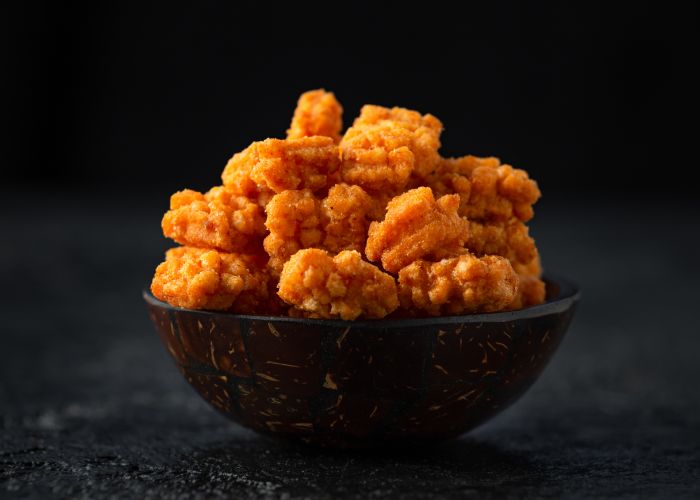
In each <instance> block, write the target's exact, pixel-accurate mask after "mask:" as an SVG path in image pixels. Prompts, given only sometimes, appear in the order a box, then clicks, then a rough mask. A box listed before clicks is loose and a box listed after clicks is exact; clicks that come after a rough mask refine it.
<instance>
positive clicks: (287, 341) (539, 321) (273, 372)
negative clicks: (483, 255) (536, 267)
mask: <svg viewBox="0 0 700 500" xmlns="http://www.w3.org/2000/svg"><path fill="white" fill-rule="evenodd" d="M545 282H546V285H547V301H546V302H545V303H544V304H541V305H538V306H534V307H529V308H526V309H521V310H518V311H509V312H498V313H488V314H472V315H464V316H445V317H436V318H421V319H400V320H372V321H340V320H337V321H336V320H319V319H303V318H290V317H270V316H248V315H239V314H231V313H221V312H209V311H195V310H189V309H180V308H177V307H173V306H170V305H168V304H166V303H164V302H161V301H159V300H157V299H156V298H154V297H153V295H151V293H150V292H149V291H144V293H143V297H144V299H145V300H146V304H147V306H148V309H149V312H150V316H151V319H152V321H153V324H154V325H155V327H156V330H157V331H158V334H159V335H160V338H161V340H162V341H163V343H164V344H165V346H166V348H167V349H168V351H169V352H170V354H171V355H172V357H173V359H174V360H175V363H176V364H177V367H178V369H179V370H180V371H181V372H182V374H183V375H184V376H185V378H186V379H187V381H188V382H189V383H190V384H191V385H192V386H193V387H194V388H195V389H196V391H197V392H198V393H199V394H200V395H201V396H202V397H203V398H204V399H205V400H206V401H208V402H209V403H210V404H211V405H212V406H214V408H216V409H217V410H219V411H220V412H222V413H223V414H224V415H226V416H228V417H229V418H231V419H232V420H234V421H235V422H237V423H239V424H241V425H243V426H245V427H249V428H250V429H253V430H255V431H258V432H260V433H264V434H268V435H274V436H279V437H285V438H291V439H294V440H297V441H302V442H305V443H310V444H316V445H321V446H329V447H340V448H348V447H351V448H358V447H372V446H383V445H387V444H391V443H400V444H403V445H406V444H410V445H415V444H422V443H435V442H439V441H442V440H445V439H449V438H453V437H456V436H459V435H460V434H463V433H465V432H467V431H469V430H470V429H473V428H474V427H476V426H477V425H479V424H481V423H483V422H485V421H486V420H487V419H489V418H491V417H492V416H494V415H495V414H497V413H498V412H499V411H501V410H503V409H504V408H506V407H507V406H508V405H510V404H511V403H513V402H514V401H515V400H516V399H518V397H520V396H521V395H522V394H523V393H524V392H525V390H526V389H527V388H528V387H530V385H532V383H533V382H534V381H535V380H536V379H537V377H538V376H539V375H540V373H541V372H542V370H543V368H544V367H545V365H546V364H547V362H548V361H549V359H550V358H551V356H552V354H553V353H554V351H555V350H556V348H557V346H558V345H559V343H560V341H561V339H562V337H563V336H564V333H565V332H566V329H567V327H568V326H569V323H570V322H571V319H572V316H573V314H574V310H575V307H576V303H577V301H578V298H579V293H578V290H577V288H576V286H575V285H573V284H571V283H569V282H567V281H565V280H563V279H559V278H554V277H551V276H550V277H546V278H545Z"/></svg>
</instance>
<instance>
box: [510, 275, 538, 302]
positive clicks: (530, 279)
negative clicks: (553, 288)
mask: <svg viewBox="0 0 700 500" xmlns="http://www.w3.org/2000/svg"><path fill="white" fill-rule="evenodd" d="M518 277H519V278H520V286H519V287H518V294H517V295H516V296H515V299H514V300H513V302H511V303H510V304H509V305H508V309H522V308H523V307H530V306H536V305H537V304H542V303H543V302H544V301H545V298H546V290H545V284H544V281H542V280H541V279H540V278H538V277H537V276H527V275H524V274H518Z"/></svg>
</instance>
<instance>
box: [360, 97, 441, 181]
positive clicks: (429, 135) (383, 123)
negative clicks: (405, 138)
mask: <svg viewBox="0 0 700 500" xmlns="http://www.w3.org/2000/svg"><path fill="white" fill-rule="evenodd" d="M353 127H354V128H363V127H367V128H371V127H385V128H403V129H405V130H407V131H408V132H410V141H409V143H408V144H406V146H408V148H409V149H410V150H411V152H412V153H413V156H414V158H415V165H414V170H415V173H417V174H418V175H420V176H426V175H428V174H429V173H431V172H432V171H433V170H435V167H437V165H438V162H439V161H440V156H439V154H438V150H439V149H440V134H441V133H442V128H443V127H442V123H441V122H440V120H438V119H437V118H436V117H434V116H433V115H431V114H426V115H421V114H420V113H419V112H418V111H412V110H410V109H405V108H398V107H394V108H385V107H383V106H375V105H372V104H367V105H365V106H362V109H361V110H360V116H358V117H357V119H356V120H355V122H354V123H353Z"/></svg>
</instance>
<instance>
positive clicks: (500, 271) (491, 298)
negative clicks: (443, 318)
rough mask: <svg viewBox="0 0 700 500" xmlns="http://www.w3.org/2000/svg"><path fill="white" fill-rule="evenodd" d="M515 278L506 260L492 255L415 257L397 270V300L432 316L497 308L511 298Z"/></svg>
mask: <svg viewBox="0 0 700 500" xmlns="http://www.w3.org/2000/svg"><path fill="white" fill-rule="evenodd" d="M518 281H519V280H518V275H517V274H516V273H515V271H514V270H513V267H512V266H511V265H510V263H509V262H508V260H507V259H505V258H503V257H497V256H494V255H487V256H486V257H475V256H473V255H469V254H465V255H460V256H458V257H452V258H450V259H443V260H441V261H439V262H427V261H424V260H416V261H415V262H412V263H411V264H410V265H408V266H406V267H404V268H403V269H401V271H399V299H400V301H401V307H402V308H404V309H409V310H410V309H419V310H422V311H425V312H426V313H427V314H430V315H432V316H438V315H440V314H463V313H476V312H494V311H501V310H503V309H506V308H507V307H508V306H509V305H510V304H511V303H512V302H513V300H514V299H515V297H516V294H517V291H518Z"/></svg>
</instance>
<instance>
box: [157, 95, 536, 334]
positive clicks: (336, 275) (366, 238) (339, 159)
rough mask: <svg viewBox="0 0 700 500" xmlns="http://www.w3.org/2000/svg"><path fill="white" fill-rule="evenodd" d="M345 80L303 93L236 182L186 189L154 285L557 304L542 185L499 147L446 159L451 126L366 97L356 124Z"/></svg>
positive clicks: (167, 225) (395, 309) (321, 308)
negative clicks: (547, 277) (550, 296)
mask: <svg viewBox="0 0 700 500" xmlns="http://www.w3.org/2000/svg"><path fill="white" fill-rule="evenodd" d="M341 118H342V107H341V105H340V103H338V101H337V100H336V98H335V96H334V95H333V94H332V93H330V92H325V91H323V90H314V91H310V92H306V93H305V94H303V95H302V96H301V98H300V99H299V102H298V105H297V108H296V110H295V112H294V117H293V118H292V124H291V126H290V128H289V130H288V131H287V139H266V140H264V141H260V142H254V143H252V144H251V145H250V146H249V147H248V148H246V149H245V150H243V151H241V152H240V153H237V154H235V155H234V156H233V158H231V160H229V162H228V164H227V165H226V168H225V169H224V171H223V174H222V179H223V185H222V186H217V187H214V188H212V189H211V190H209V191H208V192H206V193H199V192H196V191H191V190H185V191H180V192H178V193H175V194H174V195H173V196H172V198H171V200H170V210H169V211H168V212H167V213H166V214H165V216H164V217H163V222H162V227H163V234H165V236H166V237H168V238H172V239H173V240H175V241H176V242H178V243H180V244H181V245H183V246H182V247H178V248H174V249H171V250H169V251H168V252H167V253H166V259H165V262H163V263H162V264H160V265H159V266H158V268H157V269H156V273H155V276H154V278H153V283H152V285H151V290H152V291H153V294H154V295H155V296H156V297H158V298H159V299H161V300H164V301H166V302H168V303H170V304H172V305H174V306H179V307H185V308H191V309H212V310H223V311H231V312H236V313H243V314H257V315H285V314H286V315H290V316H301V317H313V318H342V319H346V320H352V319H356V318H384V317H386V316H389V315H391V317H417V316H425V315H445V314H466V313H475V312H491V311H500V310H507V309H518V308H522V307H527V306H530V305H534V304H539V303H541V302H543V301H544V298H545V287H544V283H543V282H542V280H541V279H540V275H541V272H542V270H541V267H540V259H539V254H538V251H537V247H536V246H535V242H534V240H533V239H532V238H531V237H530V236H529V234H528V228H527V226H526V225H525V223H526V222H527V221H528V220H530V219H531V218H532V216H533V209H532V205H533V204H534V203H535V202H536V201H537V199H538V198H539V197H540V191H539V189H538V187H537V184H536V183H535V181H533V180H531V179H530V178H529V177H528V175H527V172H525V171H523V170H519V169H515V168H513V167H511V166H509V165H502V164H501V163H500V161H499V160H498V159H497V158H477V157H474V156H463V157H461V158H442V157H440V155H439V153H438V149H439V148H440V134H441V132H442V123H440V121H439V120H438V119H437V118H435V117H434V116H432V115H429V114H427V115H421V114H420V113H418V112H416V111H410V110H407V109H403V108H391V109H390V108H384V107H380V106H373V105H366V106H364V107H363V108H362V110H361V112H360V116H359V117H357V118H356V119H355V121H354V123H353V125H352V126H351V127H350V128H349V129H347V130H346V131H345V134H342V135H341V129H342V119H341Z"/></svg>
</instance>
